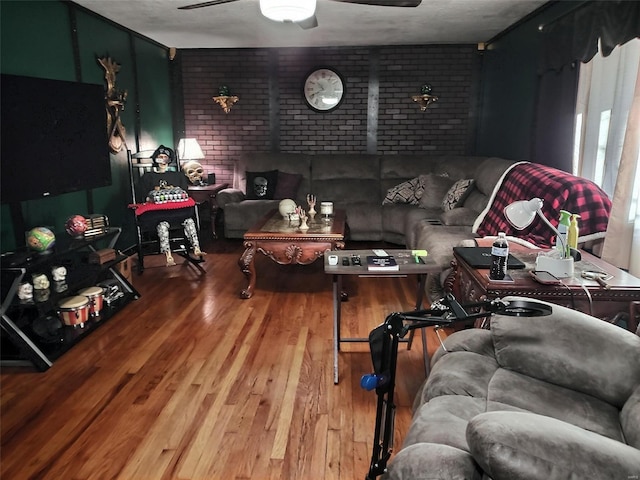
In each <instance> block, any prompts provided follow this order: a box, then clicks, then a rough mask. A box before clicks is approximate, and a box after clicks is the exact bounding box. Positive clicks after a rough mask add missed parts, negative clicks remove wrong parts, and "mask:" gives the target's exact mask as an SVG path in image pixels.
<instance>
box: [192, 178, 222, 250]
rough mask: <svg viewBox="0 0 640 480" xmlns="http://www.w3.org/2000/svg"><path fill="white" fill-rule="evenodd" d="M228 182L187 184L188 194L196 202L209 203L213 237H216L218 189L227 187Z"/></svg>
mask: <svg viewBox="0 0 640 480" xmlns="http://www.w3.org/2000/svg"><path fill="white" fill-rule="evenodd" d="M228 187H229V184H228V183H216V184H213V185H203V186H201V187H200V186H196V185H189V195H190V196H191V197H192V198H193V199H194V200H195V201H196V203H198V204H201V203H208V204H209V217H210V219H211V234H212V235H213V238H218V235H217V233H216V217H217V216H218V200H217V196H218V193H220V190H224V189H225V188H228Z"/></svg>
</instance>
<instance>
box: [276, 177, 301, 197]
mask: <svg viewBox="0 0 640 480" xmlns="http://www.w3.org/2000/svg"><path fill="white" fill-rule="evenodd" d="M301 182H302V174H301V173H287V172H282V171H280V170H278V181H277V182H276V189H275V192H274V194H273V198H274V200H284V199H285V198H290V199H291V200H293V201H295V200H296V198H298V189H299V188H300V183H301Z"/></svg>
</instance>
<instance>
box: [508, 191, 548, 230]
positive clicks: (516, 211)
mask: <svg viewBox="0 0 640 480" xmlns="http://www.w3.org/2000/svg"><path fill="white" fill-rule="evenodd" d="M541 208H542V200H541V199H539V198H532V199H531V200H518V201H517V202H513V203H511V204H509V205H507V206H506V207H505V208H504V216H505V217H506V219H507V220H508V221H509V223H510V224H511V225H513V227H514V228H515V229H517V230H523V229H525V228H527V227H528V226H529V225H531V223H532V222H533V219H534V218H536V214H538V212H540V209H541ZM540 216H542V213H540Z"/></svg>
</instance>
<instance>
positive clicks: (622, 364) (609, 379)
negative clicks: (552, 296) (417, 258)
mask: <svg viewBox="0 0 640 480" xmlns="http://www.w3.org/2000/svg"><path fill="white" fill-rule="evenodd" d="M510 298H517V297H507V298H505V300H509V299H510ZM547 305H549V304H547ZM552 309H553V313H552V315H550V316H543V317H531V318H524V317H508V316H500V315H497V316H494V317H493V318H492V320H491V329H490V330H483V329H469V330H461V331H459V332H456V333H454V334H452V335H450V336H449V337H448V338H447V339H446V340H445V341H444V348H443V347H441V348H440V349H439V350H438V351H437V352H435V354H434V356H433V358H432V361H431V367H432V368H431V373H430V375H429V377H428V378H427V380H426V381H425V383H424V384H423V386H422V388H421V390H420V391H419V393H418V395H417V398H416V401H415V403H414V409H415V412H414V416H413V420H412V423H411V426H410V429H409V432H408V434H407V435H406V437H405V439H404V444H403V446H402V448H401V449H400V450H399V451H398V452H397V453H396V454H395V457H394V458H392V460H391V462H390V464H389V466H388V473H387V474H385V475H384V476H383V478H385V479H386V480H405V479H407V480H408V479H411V480H419V479H429V480H451V479H466V480H491V479H492V480H513V479H535V480H554V479H583V478H584V479H586V478H589V479H594V480H595V479H601V480H610V479H633V478H638V476H640V362H639V361H638V359H639V358H640V337H639V336H638V335H634V334H633V333H631V332H628V331H626V330H624V329H622V328H620V327H617V326H615V325H611V324H609V323H607V322H604V321H602V320H599V319H597V318H594V317H590V316H588V315H586V314H583V313H580V312H577V311H574V310H571V309H569V308H565V307H561V306H557V305H552ZM638 333H640V330H639V332H638Z"/></svg>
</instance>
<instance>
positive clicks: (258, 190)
mask: <svg viewBox="0 0 640 480" xmlns="http://www.w3.org/2000/svg"><path fill="white" fill-rule="evenodd" d="M246 175H247V185H246V188H247V200H273V195H274V194H275V191H276V184H277V182H278V170H269V171H267V172H246Z"/></svg>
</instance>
